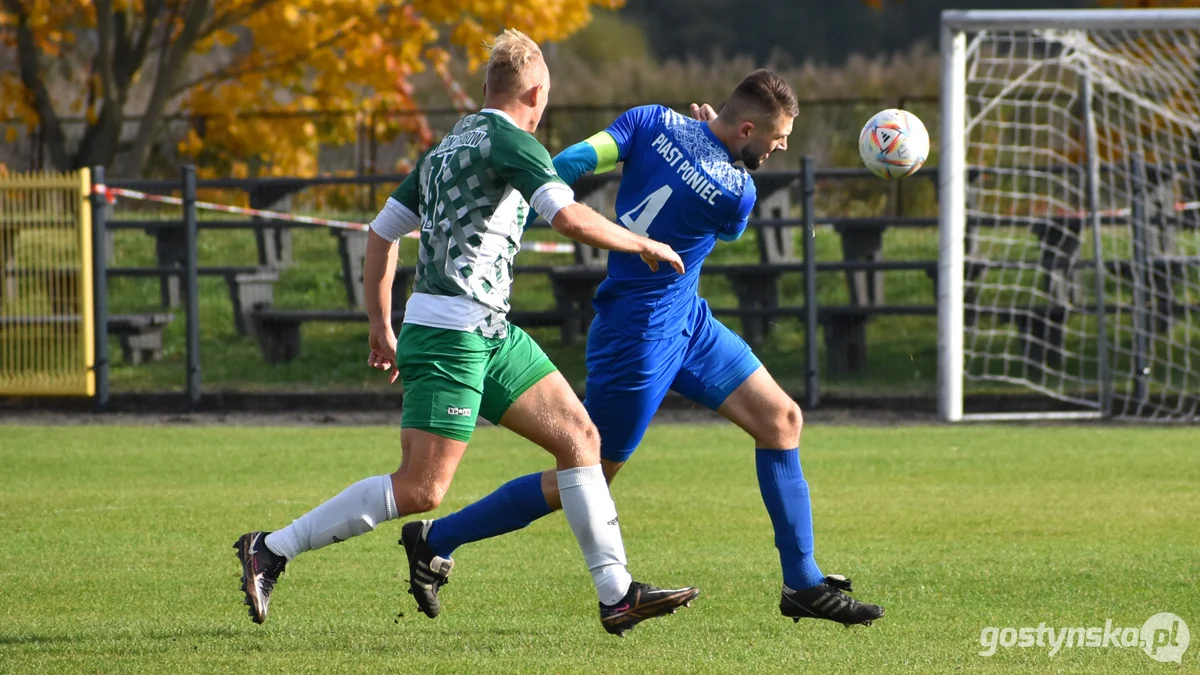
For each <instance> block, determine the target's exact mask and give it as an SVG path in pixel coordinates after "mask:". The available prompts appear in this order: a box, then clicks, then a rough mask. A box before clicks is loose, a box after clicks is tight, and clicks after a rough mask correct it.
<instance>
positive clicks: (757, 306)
mask: <svg viewBox="0 0 1200 675" xmlns="http://www.w3.org/2000/svg"><path fill="white" fill-rule="evenodd" d="M917 175H918V176H923V177H925V178H926V179H928V178H935V179H936V169H929V168H926V169H922V170H920V171H919V172H918V173H917ZM869 176H870V174H869V173H868V172H867V171H866V170H865V169H844V168H823V169H818V168H816V162H815V161H814V159H813V158H811V157H805V158H803V160H802V163H801V168H800V170H788V171H772V172H759V173H758V174H756V176H755V181H756V184H757V185H759V186H760V187H759V204H760V207H762V206H764V205H765V206H768V207H769V206H770V204H771V202H772V199H773V197H772V195H776V196H778V195H785V196H786V195H788V194H796V195H798V196H800V199H799V200H798V201H799V202H800V203H799V213H800V216H799V217H798V218H797V217H793V216H792V215H791V209H790V207H786V206H785V207H784V208H779V209H774V210H772V209H770V208H760V211H759V213H758V214H757V216H756V217H755V218H753V219H752V220H751V221H750V226H751V227H753V228H756V229H758V230H759V234H760V236H759V244H760V249H761V253H762V261H761V262H760V263H756V264H755V265H752V266H743V267H750V268H752V269H748V270H747V269H742V270H737V269H730V270H728V274H729V275H730V279H731V280H734V282H735V285H737V281H738V280H739V279H741V280H743V281H744V280H745V279H746V275H747V274H749V275H750V276H751V277H754V278H751V279H750V282H751V283H750V284H749V285H746V284H743V286H745V287H746V288H749V289H750V292H749V293H748V294H747V297H746V302H745V303H743V302H742V300H743V298H742V297H739V307H738V308H736V309H735V308H722V309H717V310H715V311H716V312H717V313H719V314H726V315H732V316H738V317H741V319H742V321H743V326H744V327H745V326H748V325H752V322H753V321H754V320H756V319H757V320H764V321H765V320H766V319H768V318H772V317H783V316H794V317H799V318H801V319H802V321H803V325H804V333H805V343H806V352H805V377H804V382H805V392H804V399H805V401H804V403H805V405H806V407H809V408H813V407H816V406H818V405H819V402H820V381H821V377H820V367H819V364H818V351H817V345H818V331H819V330H820V328H821V327H822V326H824V328H825V329H826V338H825V342H826V345H827V347H828V346H829V345H830V343H831V337H836V338H837V339H836V340H834V341H835V342H839V343H840V342H846V343H847V344H846V345H841V346H845V347H846V348H847V349H859V348H861V349H863V350H865V337H864V335H865V333H863V330H864V328H865V323H866V320H867V319H868V318H869V317H872V316H877V315H880V314H906V313H908V314H918V315H929V314H932V313H934V312H935V308H933V307H931V306H930V307H925V306H921V307H900V306H896V307H881V306H879V304H880V303H881V302H882V294H881V293H879V294H878V299H873V297H874V296H873V292H870V291H867V290H865V289H860V292H858V293H852V296H855V295H857V296H861V297H862V298H865V299H864V300H863V301H861V302H859V301H857V300H856V299H855V298H854V297H852V299H851V306H841V307H821V306H820V305H819V303H818V301H817V286H816V279H817V274H818V273H820V272H834V271H840V272H843V273H845V274H846V275H847V279H848V283H850V280H851V279H852V278H855V277H856V276H858V275H862V274H865V275H868V276H870V275H879V274H882V273H884V272H891V271H897V270H922V271H925V272H926V274H929V275H930V276H932V275H933V273H934V272H935V271H936V261H932V260H929V261H895V260H893V261H884V260H882V259H881V257H882V256H880V255H878V252H879V250H880V247H881V240H882V232H883V230H885V229H886V228H888V227H932V226H936V225H937V219H936V218H932V217H929V218H913V217H895V216H862V217H850V216H846V217H819V216H818V215H817V214H816V206H815V200H816V197H817V194H818V186H819V185H820V184H821V183H822V182H825V181H836V182H840V181H845V180H854V179H861V178H867V177H869ZM401 179H403V176H402V175H389V176H382V175H381V176H362V177H337V178H261V179H245V180H243V179H217V180H197V178H196V172H195V168H194V167H192V166H185V167H183V168H182V170H181V173H180V178H178V179H175V180H111V181H109V182H108V183H107V186H108V187H116V188H126V189H132V190H140V191H144V192H148V193H158V194H169V193H176V192H177V193H179V194H181V195H182V200H183V216H182V218H181V219H180V220H175V221H172V220H163V221H110V220H109V219H108V217H107V214H108V211H109V209H108V208H106V207H107V206H108V204H107V201H106V197H105V195H104V192H103V191H102V190H93V194H92V205H93V212H94V228H95V247H94V257H95V259H94V272H95V287H94V288H95V290H96V296H97V297H96V303H95V306H96V337H97V339H96V346H97V354H96V381H97V404H98V405H99V406H100V407H104V406H105V405H106V404H107V402H108V397H109V392H110V387H109V381H110V373H109V368H110V359H109V356H108V348H107V345H108V341H107V335H108V326H107V321H108V314H109V312H108V297H107V279H108V277H109V276H110V274H112V273H113V272H118V271H122V272H124V273H131V272H138V273H139V275H140V276H158V275H161V276H162V277H163V278H164V279H165V278H172V279H181V280H182V283H181V284H179V291H180V294H181V295H182V296H183V297H182V298H181V300H182V302H181V303H180V304H182V305H184V307H185V316H186V335H187V338H186V349H187V355H186V359H187V360H186V363H187V366H186V376H185V377H186V382H185V389H186V398H187V401H188V402H189V403H190V404H191V405H193V406H196V405H198V404H199V401H200V394H201V381H202V380H201V372H202V371H201V357H200V340H199V330H200V320H201V319H200V315H199V299H198V298H199V291H198V282H197V279H198V268H197V261H196V251H197V232H198V229H201V228H229V227H240V228H249V229H255V230H256V231H260V232H262V231H272V230H274V231H282V230H286V229H287V228H292V227H314V226H312V225H305V224H302V223H293V222H288V223H278V222H272V221H271V220H270V219H269V218H255V219H252V220H244V221H204V222H201V221H198V219H197V206H196V202H197V199H196V193H197V190H201V189H216V188H235V189H238V190H244V191H245V192H246V193H248V194H249V195H251V202H252V204H253V203H255V202H259V203H272V202H274V201H277V200H278V199H279V197H280V196H282V195H286V194H289V193H291V192H295V191H298V190H302V189H305V188H311V187H317V186H324V185H331V184H335V185H346V184H367V185H378V184H381V183H386V184H396V183H397V182H398V181H399V180H401ZM617 179H619V175H612V174H605V175H603V176H589V177H586V178H585V179H583V180H582V183H583V184H582V185H578V186H577V192H579V193H584V192H586V191H587V190H594V189H597V188H598V187H600V186H602V185H604V184H607V183H609V182H611V181H613V180H617ZM93 180H94V182H95V184H96V185H97V186H99V185H105V184H106V182H105V174H104V170H103V168H97V169H96V170H95V172H94V173H93ZM781 191H783V192H781ZM254 195H259V197H258V198H255V196H254ZM784 202H785V204H786V203H787V200H786V199H785V200H784ZM817 225H829V226H833V227H834V228H835V229H836V230H837V231H838V232H839V233H840V234H841V236H842V238H843V247H844V249H845V252H846V255H845V256H844V258H845V259H843V260H841V261H836V262H835V261H826V262H822V263H818V262H817V260H816V254H815V250H814V243H813V242H814V227H815V226H817ZM535 226H542V227H545V226H546V224H545V223H544V222H539V223H537V224H535ZM122 227H124V228H140V229H144V230H146V231H147V232H150V233H153V234H155V236H160V237H161V236H166V237H173V238H174V239H175V241H177V242H178V243H179V244H181V245H182V247H183V253H184V255H182V256H180V255H175V256H174V257H170V258H168V259H163V258H162V257H161V256H160V259H159V263H158V267H154V268H146V269H137V270H115V269H110V268H109V258H108V254H107V250H106V249H107V240H108V238H107V237H106V234H107V233H108V232H110V231H111V230H112V229H114V228H122ZM796 228H801V229H802V232H803V235H804V236H803V241H804V245H803V254H802V256H793V254H791V253H790V252H786V253H785V252H780V251H774V250H768V249H771V247H772V246H775V245H778V244H770V243H769V242H771V241H777V242H778V241H794V240H792V239H791V235H790V234H787V236H786V237H782V238H781V237H779V236H774V237H771V236H764V234H765V233H766V232H768V231H770V232H774V233H780V232H783V233H785V234H786V233H788V232H791V231H793V230H794V229H796ZM180 235H182V236H180ZM856 235H862V236H856ZM259 241H260V246H262V245H263V244H264V241H265V239H264V238H261V237H260V240H259ZM851 242H857V243H851ZM864 242H865V244H864ZM576 246H577V248H582V247H581V245H578V244H577V245H576ZM846 247H851V248H846ZM854 247H858V248H857V249H854ZM156 248H157V249H158V250H159V251H160V252H161V251H163V250H165V249H166V248H167V247H163V246H158V247H156ZM856 251H857V252H856ZM872 251H874V252H872ZM262 257H263V254H262V253H261V252H260V259H261V258H262ZM576 257H577V260H579V261H586V260H588V259H589V258H590V256H588V255H585V254H583V253H582V252H581V251H577V256H576ZM797 257H798V258H800V259H799V260H797V259H796V258H797ZM789 258H790V260H789ZM581 267H588V266H587V265H581ZM726 267H730V268H732V267H736V266H726ZM591 269H592V270H594V271H595V270H598V271H599V272H600V274H601V276H602V274H603V267H599V268H597V267H595V266H594V265H592V266H591ZM143 272H144V273H145V274H140V273H143ZM787 272H801V273H803V275H804V279H805V285H804V292H803V297H804V304H803V307H795V306H792V307H788V306H781V305H780V304H779V303H778V299H777V298H776V299H775V301H774V303H770V302H763V298H764V297H768V296H772V295H773V294H774V295H776V296H777V295H778V294H777V292H774V291H772V290H770V289H767V288H766V286H764V283H767V284H770V285H772V287H774V288H777V284H778V280H779V275H780V274H783V273H787ZM593 276H594V275H593ZM758 277H762V278H761V279H758ZM872 283H873V282H870V281H869V280H868V281H867V282H865V285H867V286H869V285H871V284H872ZM760 286H761V287H762V288H760ZM764 289H766V290H765V291H764ZM581 311H582V310H580V309H578V308H577V307H575V308H571V309H567V310H565V311H564V310H562V309H561V308H560V309H559V310H557V311H554V312H551V313H553V314H555V316H553V317H549V318H551V319H552V320H553V321H566V320H571V319H573V320H575V321H577V322H578V321H579V320H580V319H582V318H585V317H583V316H582V315H581V314H580V312H581ZM577 314H580V315H579V316H576V315H577ZM586 318H590V315H589V316H588V317H586ZM539 325H551V324H539ZM584 326H585V327H586V323H585V324H584ZM831 328H832V330H833V332H830V331H831ZM564 330H565V329H564ZM564 334H565V333H564ZM264 349H265V348H264ZM827 358H829V357H828V356H827ZM847 358H853V356H851V357H842V359H841V361H842V362H844V361H846V359H847Z"/></svg>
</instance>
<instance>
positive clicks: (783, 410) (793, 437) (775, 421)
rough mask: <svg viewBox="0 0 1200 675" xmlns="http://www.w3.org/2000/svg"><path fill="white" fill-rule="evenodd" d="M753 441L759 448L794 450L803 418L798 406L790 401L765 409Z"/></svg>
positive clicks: (798, 442)
mask: <svg viewBox="0 0 1200 675" xmlns="http://www.w3.org/2000/svg"><path fill="white" fill-rule="evenodd" d="M763 412H764V413H765V414H764V415H763V417H762V418H761V420H762V421H761V423H760V425H759V429H758V430H757V433H755V434H754V440H755V442H757V443H758V447H760V448H780V449H787V448H794V447H796V446H797V445H799V444H800V432H801V429H802V427H803V426H804V416H803V414H801V412H800V406H798V405H796V402H795V401H793V400H791V399H786V400H784V401H780V403H779V405H773V406H769V407H767V408H766V409H765V410H764V411H763Z"/></svg>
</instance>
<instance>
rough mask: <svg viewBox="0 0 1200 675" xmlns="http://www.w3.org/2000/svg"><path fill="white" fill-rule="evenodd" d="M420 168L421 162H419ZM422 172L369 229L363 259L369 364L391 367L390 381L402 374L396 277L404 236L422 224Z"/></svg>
mask: <svg viewBox="0 0 1200 675" xmlns="http://www.w3.org/2000/svg"><path fill="white" fill-rule="evenodd" d="M416 166H417V167H419V166H420V162H419V161H418V162H417V165H416ZM418 174H419V171H418V170H417V168H416V167H414V168H413V170H412V172H411V173H409V174H408V176H407V177H406V178H405V179H404V181H403V182H401V183H400V187H398V188H396V191H395V192H393V193H392V195H391V196H390V197H388V200H387V202H386V203H385V204H384V205H383V209H382V210H381V211H380V212H379V215H377V216H375V220H373V221H371V225H370V227H369V228H368V229H367V254H366V256H365V258H364V260H363V302H364V303H365V304H366V307H367V318H368V319H369V320H370V325H371V328H370V337H369V343H370V346H371V355H370V356H369V357H368V359H367V363H368V365H370V366H371V367H372V368H377V369H379V370H385V371H386V370H388V369H391V371H392V372H391V375H390V376H389V378H388V381H389V382H395V381H396V377H397V376H398V375H399V373H398V372H397V371H396V369H395V368H394V366H395V363H396V336H395V332H394V331H393V329H392V279H393V278H394V277H395V276H396V259H397V257H398V255H399V251H400V246H399V243H398V242H399V241H400V238H401V237H403V236H404V235H406V234H408V233H409V232H412V231H414V230H416V229H417V228H418V227H420V226H421V217H420V216H419V215H417V213H418V211H419V210H420V189H419V185H418V180H419V178H418Z"/></svg>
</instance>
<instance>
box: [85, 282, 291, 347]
mask: <svg viewBox="0 0 1200 675" xmlns="http://www.w3.org/2000/svg"><path fill="white" fill-rule="evenodd" d="M184 273H185V270H184V269H182V268H177V267H169V268H162V267H110V268H108V276H109V278H113V277H135V278H136V277H161V276H164V275H169V276H171V277H173V278H179V277H181V276H183V275H184ZM196 275H197V276H209V277H221V278H223V279H224V280H225V287H226V289H227V290H228V292H229V302H230V304H231V305H233V326H234V329H235V330H236V331H237V334H238V335H253V331H254V322H253V321H252V320H251V318H250V317H251V315H253V313H254V312H256V311H258V310H261V309H267V308H269V307H271V306H272V305H273V304H274V302H275V282H277V281H279V272H278V271H276V270H273V269H268V268H264V267H198V268H196Z"/></svg>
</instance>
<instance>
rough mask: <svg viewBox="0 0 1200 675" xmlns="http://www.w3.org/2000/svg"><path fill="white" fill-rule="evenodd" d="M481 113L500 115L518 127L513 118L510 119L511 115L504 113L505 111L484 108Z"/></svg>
mask: <svg viewBox="0 0 1200 675" xmlns="http://www.w3.org/2000/svg"><path fill="white" fill-rule="evenodd" d="M479 112H481V113H487V114H489V115H499V116H500V117H503V118H504V119H506V120H508V123H509V124H511V125H513V126H514V127H517V123H516V122H514V121H513V118H512V117H510V116H509V114H508V113H506V112H504V111H503V110H497V109H496V108H484V109H483V110H480V111H479ZM517 128H518V129H520V128H521V127H517Z"/></svg>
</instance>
